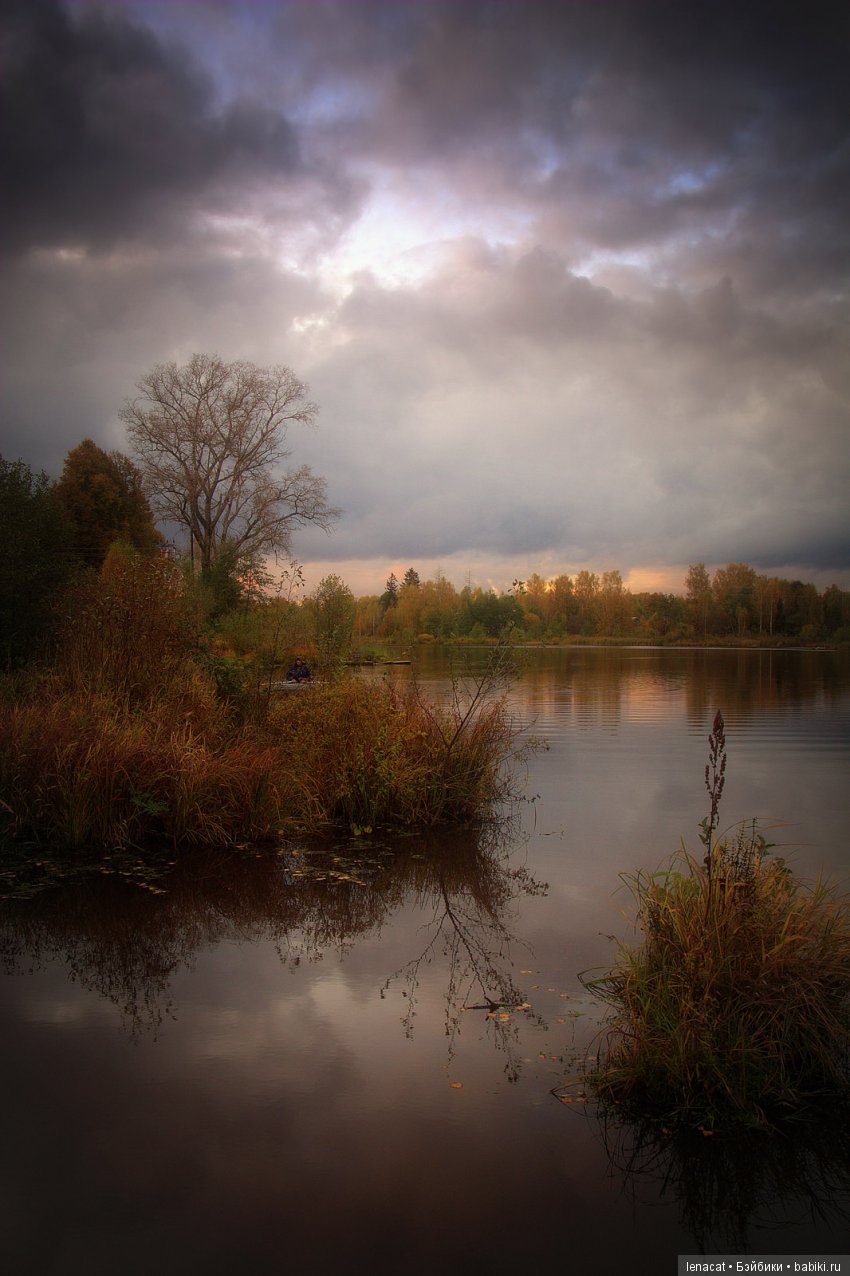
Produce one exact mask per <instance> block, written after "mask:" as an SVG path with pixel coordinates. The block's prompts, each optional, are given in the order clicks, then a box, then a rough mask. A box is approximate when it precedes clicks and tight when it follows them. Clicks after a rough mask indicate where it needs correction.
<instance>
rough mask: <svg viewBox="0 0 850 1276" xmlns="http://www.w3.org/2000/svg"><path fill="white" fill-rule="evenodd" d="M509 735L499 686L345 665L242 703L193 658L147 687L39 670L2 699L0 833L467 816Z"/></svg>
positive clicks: (271, 830) (188, 841)
mask: <svg viewBox="0 0 850 1276" xmlns="http://www.w3.org/2000/svg"><path fill="white" fill-rule="evenodd" d="M517 744H518V741H517V734H516V732H515V730H514V728H513V726H512V724H511V721H510V719H509V717H508V715H507V712H506V710H505V707H504V704H503V702H502V701H501V700H499V699H498V698H497V699H495V700H487V701H486V702H484V701H483V698H482V702H481V703H480V704H479V705H478V707H477V711H476V712H474V713H466V711H465V710H464V709H463V707H462V705H461V704H460V703H456V704H452V705H449V706H447V707H445V708H440V709H437V708H435V707H432V706H429V705H427V704H425V703H424V702H423V701H422V700H421V699H420V697H419V696H418V695H417V692H416V689H415V688H409V689H406V690H403V691H398V690H396V689H394V688H391V687H389V686H386V685H377V686H374V685H364V684H361V683H358V682H356V681H354V680H343V681H340V682H338V683H336V684H331V685H328V686H322V687H320V686H316V687H313V688H310V689H309V690H308V691H306V692H304V693H302V694H297V695H281V696H277V697H276V696H274V694H272V695H271V696H269V697H267V698H266V699H265V700H264V702H263V703H262V705H261V706H259V707H258V706H257V705H256V704H254V705H248V706H247V707H246V706H245V705H242V706H241V711H240V712H239V713H235V712H234V711H233V706H232V705H228V704H227V703H226V702H222V701H221V700H220V699H219V698H217V696H216V694H215V691H214V688H213V687H212V685H211V683H210V681H209V680H208V679H207V678H206V677H205V676H204V675H203V674H201V673H199V672H198V671H197V670H195V671H193V672H192V674H191V677H188V678H185V679H183V680H182V681H181V680H176V681H172V683H171V685H170V687H169V689H168V696H167V697H166V698H163V697H159V698H157V699H153V700H147V701H143V702H141V703H138V702H134V701H132V700H130V701H128V700H126V699H122V698H120V697H118V696H117V695H114V694H112V695H109V694H106V693H104V692H103V690H102V689H100V690H95V691H92V692H90V693H86V692H83V691H81V690H80V689H78V688H77V689H68V688H67V687H65V686H63V685H62V684H61V682H59V681H58V680H57V679H55V678H50V677H46V678H43V679H41V680H39V681H38V682H36V683H34V684H33V685H31V686H30V687H29V688H28V689H27V691H26V692H24V693H20V692H19V693H18V695H17V696H16V697H15V699H14V700H13V701H11V702H8V701H7V703H6V704H5V705H4V706H3V708H2V713H0V836H1V837H2V840H3V841H4V842H5V843H7V844H8V843H10V842H13V843H25V844H31V845H35V846H49V847H52V848H55V847H69V848H76V847H90V846H101V847H107V848H114V847H121V846H127V845H137V846H140V845H141V846H143V845H145V844H159V845H162V844H163V842H165V843H168V844H172V845H177V846H180V845H222V844H233V843H240V842H264V841H268V840H273V839H275V838H276V837H278V836H279V835H280V833H281V831H286V830H294V829H301V830H304V829H308V830H309V829H319V828H322V827H325V826H327V825H330V824H344V825H349V826H350V825H357V826H361V827H362V826H374V825H375V824H378V823H382V824H404V825H414V826H429V825H434V824H439V823H448V822H465V821H472V820H475V819H480V818H482V817H484V816H486V815H487V814H488V813H489V811H490V809H491V808H492V806H493V803H494V802H496V801H497V800H498V799H499V798H501V797H503V796H504V795H505V793H506V791H507V787H508V778H507V775H506V771H505V764H506V762H507V761H508V759H509V758H510V757H511V756H512V754H513V753H514V751H515V749H516V747H517Z"/></svg>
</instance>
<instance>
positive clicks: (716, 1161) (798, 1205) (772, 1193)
mask: <svg viewBox="0 0 850 1276" xmlns="http://www.w3.org/2000/svg"><path fill="white" fill-rule="evenodd" d="M847 1117H848V1114H847V1113H833V1115H832V1119H829V1120H826V1119H825V1120H823V1121H822V1122H813V1123H811V1124H805V1125H804V1124H796V1125H793V1126H790V1127H787V1128H786V1129H784V1130H783V1131H781V1132H778V1133H773V1134H765V1133H763V1132H761V1131H752V1132H749V1133H744V1134H741V1135H738V1136H736V1137H723V1136H720V1135H708V1136H707V1135H706V1134H702V1133H690V1132H688V1133H682V1134H678V1135H669V1134H667V1133H666V1132H665V1131H663V1130H662V1129H659V1127H658V1125H657V1124H654V1123H653V1124H651V1123H648V1122H640V1121H634V1122H625V1121H623V1120H621V1119H618V1118H617V1117H615V1116H614V1115H612V1114H611V1113H606V1112H604V1111H603V1112H602V1114H601V1129H602V1134H603V1139H604V1142H605V1146H606V1149H607V1151H608V1154H609V1157H610V1159H611V1166H612V1169H613V1170H614V1171H616V1172H617V1173H619V1174H623V1175H625V1176H626V1183H627V1186H628V1188H629V1190H631V1191H632V1192H633V1193H634V1194H635V1196H638V1195H640V1188H641V1183H642V1182H645V1183H646V1184H647V1185H648V1186H650V1185H651V1188H650V1190H651V1195H652V1197H653V1198H656V1197H657V1194H658V1184H659V1182H660V1183H661V1184H662V1195H670V1194H671V1193H672V1194H673V1195H674V1196H675V1198H676V1200H677V1202H678V1205H679V1212H680V1221H681V1224H682V1226H683V1227H684V1228H686V1229H687V1231H688V1232H690V1234H691V1235H692V1236H693V1238H694V1242H695V1244H696V1246H697V1249H698V1251H699V1252H701V1253H724V1252H726V1251H728V1250H733V1251H735V1252H738V1253H746V1252H748V1251H755V1252H765V1251H767V1252H770V1251H771V1250H772V1249H775V1248H776V1246H775V1245H773V1246H772V1245H771V1244H770V1241H771V1232H772V1231H773V1232H776V1231H778V1230H779V1229H781V1228H783V1227H789V1226H799V1225H801V1224H806V1223H810V1224H811V1225H813V1226H817V1225H818V1224H829V1226H830V1227H832V1228H834V1227H835V1226H836V1224H837V1223H839V1222H844V1221H846V1222H847V1223H848V1225H850V1123H848V1120H847ZM780 1248H782V1246H781V1245H780Z"/></svg>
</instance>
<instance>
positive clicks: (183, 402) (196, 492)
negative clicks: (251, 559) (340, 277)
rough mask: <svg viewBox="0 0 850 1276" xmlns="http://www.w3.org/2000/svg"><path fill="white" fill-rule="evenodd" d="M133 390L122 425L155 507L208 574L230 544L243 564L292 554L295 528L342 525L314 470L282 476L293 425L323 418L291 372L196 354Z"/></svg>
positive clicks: (285, 472) (304, 467)
mask: <svg viewBox="0 0 850 1276" xmlns="http://www.w3.org/2000/svg"><path fill="white" fill-rule="evenodd" d="M137 389H138V391H139V394H138V396H137V397H136V398H135V399H132V400H127V402H126V403H125V405H124V407H123V409H122V411H121V418H122V420H123V421H125V422H126V424H127V427H128V433H129V437H130V442H131V445H132V448H133V451H134V452H135V454H136V456H137V457H138V459H139V462H140V465H141V469H142V472H143V474H144V477H145V483H146V488H147V490H148V491H149V493H150V499H151V503H152V505H153V506H154V507H155V509H156V510H157V511H158V512H159V513H160V514H162V515H163V516H164V517H165V518H167V519H170V520H171V521H173V522H175V523H178V524H181V525H182V526H183V527H185V528H186V530H187V531H188V532H189V535H190V537H191V541H192V547H193V553H194V552H197V554H198V556H199V559H200V565H201V568H202V569H206V570H208V569H209V568H210V566H211V565H212V563H214V562H215V559H216V555H217V553H218V552H219V550H220V549H221V547H222V545H224V544H227V545H229V546H231V547H232V548H233V549H234V550H235V551H236V553H237V554H238V556H239V557H248V556H252V555H253V556H256V555H260V554H267V553H280V552H286V551H287V550H288V549H289V543H290V537H291V533H292V530H293V529H294V528H296V527H301V526H304V525H305V524H307V523H316V524H318V526H319V527H324V528H325V529H329V528H330V525H331V523H332V522H333V521H334V520H335V519H336V518H337V517H338V515H339V511H338V510H335V509H332V508H331V507H330V506H328V504H327V502H326V499H325V481H324V479H322V478H320V477H319V476H318V475H315V474H314V473H313V472H312V470H311V469H310V467H309V466H307V465H302V466H300V467H299V468H297V469H286V470H284V469H282V468H281V466H282V463H283V462H284V461H286V459H287V458H288V457H289V456H290V455H291V453H290V450H289V449H288V448H287V447H286V438H287V430H288V427H289V425H290V423H291V422H293V421H298V422H300V423H301V424H303V425H312V423H313V421H314V419H315V416H316V413H317V411H318V409H317V407H316V405H315V403H311V402H310V401H309V399H308V398H307V387H306V386H305V385H304V384H303V382H301V381H299V380H298V378H297V377H296V376H295V374H294V373H293V372H292V371H291V370H290V369H289V368H286V367H275V368H258V367H256V366H255V364H253V363H248V362H246V361H244V360H237V361H236V362H234V363H225V362H224V361H223V360H222V359H220V358H219V357H218V356H217V355H206V354H195V355H193V356H192V358H191V359H190V360H189V362H188V363H186V364H184V365H183V366H181V367H178V365H177V364H176V363H162V364H158V365H157V366H156V367H155V368H154V369H153V370H152V371H151V372H149V373H147V375H146V376H145V377H143V378H142V380H141V381H140V382H139V383H138V386H137Z"/></svg>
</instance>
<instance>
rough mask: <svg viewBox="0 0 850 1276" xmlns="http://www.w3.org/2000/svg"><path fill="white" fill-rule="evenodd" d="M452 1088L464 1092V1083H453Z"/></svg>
mask: <svg viewBox="0 0 850 1276" xmlns="http://www.w3.org/2000/svg"><path fill="white" fill-rule="evenodd" d="M451 1087H452V1089H453V1090H462V1089H463V1082H462V1081H452V1083H451Z"/></svg>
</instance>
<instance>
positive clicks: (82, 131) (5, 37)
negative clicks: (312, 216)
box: [0, 0, 305, 249]
mask: <svg viewBox="0 0 850 1276" xmlns="http://www.w3.org/2000/svg"><path fill="white" fill-rule="evenodd" d="M0 50H1V51H2V53H0V58H2V61H1V62H0V70H1V71H2V88H0V164H1V165H2V171H3V175H4V182H5V186H4V196H3V201H2V221H1V222H0V232H1V233H2V235H3V239H4V242H5V245H6V247H7V248H8V247H12V248H19V249H20V248H23V247H28V246H32V245H37V246H65V245H72V246H77V245H81V246H84V247H94V248H104V247H107V248H108V247H111V246H113V245H114V244H116V243H120V242H121V241H122V240H124V239H127V238H133V239H137V238H140V239H143V240H157V239H162V238H164V237H166V236H173V235H174V234H175V233H177V232H178V229H179V227H180V224H181V222H183V221H184V220H185V219H186V218H187V217H189V216H190V215H191V214H192V212H194V211H198V210H200V209H202V208H203V209H206V210H208V211H209V210H216V211H220V212H226V211H228V210H229V209H231V208H232V207H233V206H234V204H235V202H236V201H237V200H241V201H244V200H245V199H246V198H247V197H249V196H250V192H251V189H252V186H253V185H255V184H257V183H262V182H269V181H271V180H273V179H281V178H283V179H286V178H293V177H303V176H304V175H305V168H304V165H303V162H302V160H301V157H300V154H299V146H298V140H297V137H296V134H295V132H294V130H293V128H292V127H291V125H290V124H289V123H288V122H287V120H286V119H285V118H284V117H283V116H282V115H281V114H279V113H277V112H275V111H273V110H268V109H266V108H265V107H264V106H263V105H262V104H261V103H258V102H256V101H250V100H248V99H247V98H243V99H242V100H236V101H232V102H228V103H224V104H222V103H221V102H220V101H219V100H218V98H217V95H216V92H215V86H214V84H213V83H212V81H211V79H210V78H209V76H208V75H207V74H206V73H205V72H204V71H203V69H202V68H201V67H199V66H198V65H197V64H195V63H194V61H193V59H192V58H191V57H190V55H189V54H188V53H187V51H186V49H185V48H181V47H179V46H177V45H171V44H169V43H166V42H165V41H164V40H162V39H160V38H158V37H157V36H156V35H155V34H154V33H153V32H151V31H150V30H149V29H146V28H145V27H143V26H141V25H139V24H138V23H136V22H134V21H131V20H129V19H128V18H127V17H125V16H124V15H123V14H122V13H121V11H120V10H119V11H116V10H115V8H114V7H112V8H111V9H108V10H105V11H103V12H98V11H85V10H83V11H80V12H79V13H76V12H69V11H68V10H66V9H64V8H62V7H61V6H60V5H59V4H58V3H55V2H54V0H35V2H33V0H5V2H4V4H3V8H2V43H0Z"/></svg>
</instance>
